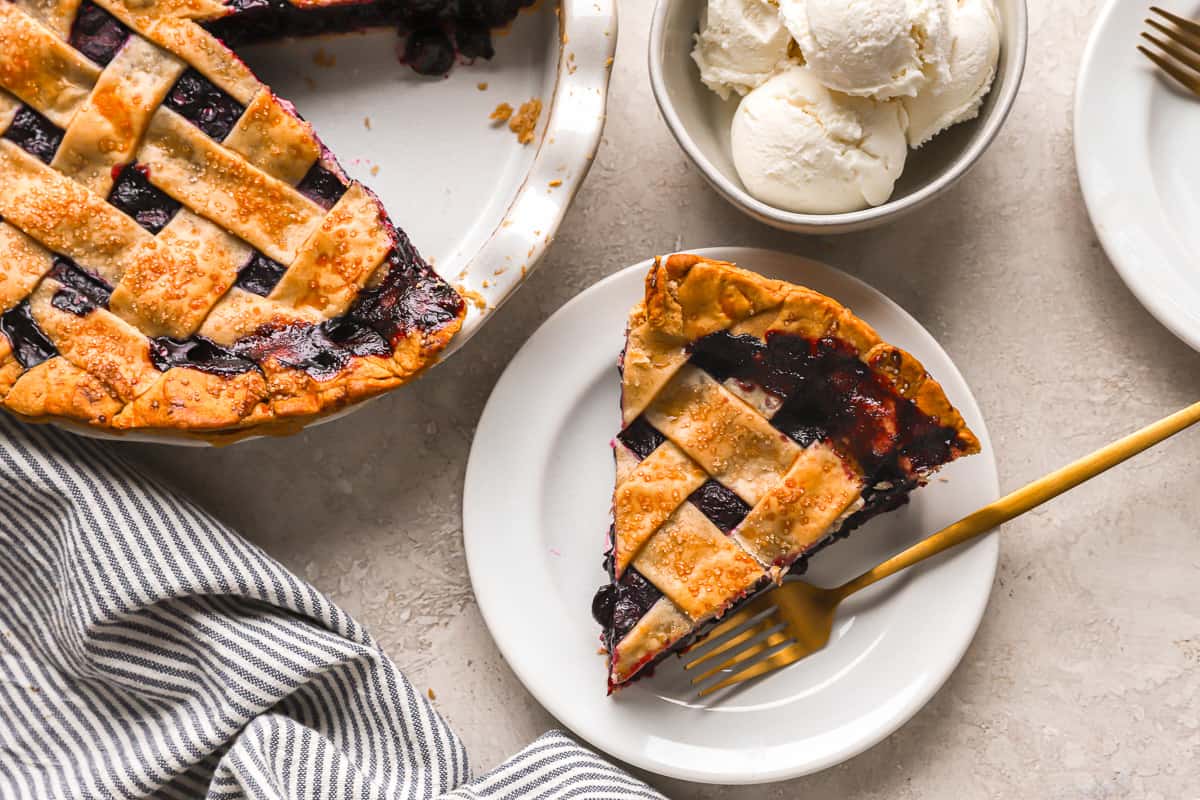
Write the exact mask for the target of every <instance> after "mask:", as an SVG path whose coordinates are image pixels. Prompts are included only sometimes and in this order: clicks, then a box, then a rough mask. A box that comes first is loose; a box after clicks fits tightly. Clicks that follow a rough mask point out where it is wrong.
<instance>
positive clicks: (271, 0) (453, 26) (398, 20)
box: [205, 0, 534, 75]
mask: <svg viewBox="0 0 1200 800" xmlns="http://www.w3.org/2000/svg"><path fill="white" fill-rule="evenodd" d="M533 2H534V0H383V1H382V2H347V3H343V4H340V5H337V6H332V7H325V8H300V7H297V6H294V5H292V4H291V3H289V2H287V0H228V2H227V6H228V7H229V8H230V9H231V11H232V13H231V14H230V15H229V16H227V17H225V18H223V19H219V20H216V21H214V22H209V23H207V24H206V26H205V27H207V28H208V30H209V31H211V32H212V33H213V34H215V35H216V36H217V37H218V38H220V39H223V40H224V41H225V42H226V43H227V44H229V45H230V46H234V47H236V46H238V45H240V44H246V43H250V42H259V41H266V40H272V39H278V38H280V37H284V36H313V35H316V34H327V33H340V32H345V31H356V30H365V29H368V28H382V27H393V28H396V29H397V30H398V31H399V32H400V33H401V34H404V35H406V36H407V39H406V41H405V43H404V48H403V53H402V58H403V60H404V61H405V63H407V64H409V65H410V66H411V67H412V68H413V69H414V70H415V71H417V72H419V73H421V74H423V75H444V74H445V73H446V72H448V71H449V70H450V68H451V67H453V66H454V58H455V54H456V52H457V54H458V55H460V56H461V57H463V58H465V59H475V58H491V57H492V55H493V53H494V52H495V50H494V48H493V46H492V37H491V30H492V29H494V28H499V27H503V26H505V25H507V24H508V23H509V22H511V21H512V20H513V19H514V18H515V17H516V16H517V13H518V12H519V11H520V10H521V9H522V8H525V7H527V6H530V5H533Z"/></svg>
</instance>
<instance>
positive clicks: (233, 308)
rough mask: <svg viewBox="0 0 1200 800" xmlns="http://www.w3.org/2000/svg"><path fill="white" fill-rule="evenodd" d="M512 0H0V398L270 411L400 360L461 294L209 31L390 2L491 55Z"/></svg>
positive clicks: (421, 60) (226, 33)
mask: <svg viewBox="0 0 1200 800" xmlns="http://www.w3.org/2000/svg"><path fill="white" fill-rule="evenodd" d="M528 4H529V3H528V2H527V0H380V2H328V1H326V2H322V0H306V2H296V3H295V4H292V3H289V2H286V1H285V0H231V2H228V3H226V2H221V1H220V0H2V1H0V218H2V219H0V402H2V404H3V406H4V407H5V408H6V409H7V410H9V411H11V412H13V413H16V414H18V415H20V416H22V417H24V418H27V419H31V420H71V421H76V422H83V423H86V424H89V425H92V426H96V427H99V428H104V429H108V430H114V431H123V430H130V429H148V430H169V431H184V432H189V433H196V434H200V435H204V436H207V437H209V438H221V437H227V436H236V435H244V434H245V433H247V432H288V431H292V430H295V429H296V428H298V427H299V426H301V425H303V424H304V423H306V422H308V421H310V420H312V419H314V418H316V417H318V416H321V415H324V414H328V413H331V412H333V411H336V410H337V409H339V408H342V407H344V406H345V405H347V404H348V403H353V402H356V401H359V400H362V399H364V398H367V397H371V396H373V395H377V394H379V393H380V392H383V391H386V390H387V389H390V388H392V387H394V386H397V385H399V384H402V383H404V382H406V381H408V380H409V379H411V378H412V377H414V376H415V375H417V374H418V373H419V372H420V371H421V370H422V369H424V368H425V367H426V366H428V365H429V364H430V363H432V362H433V360H434V359H435V358H436V356H437V354H438V353H439V351H441V350H442V349H443V348H444V346H445V345H446V343H447V341H448V340H449V339H450V338H451V337H452V336H453V335H454V333H455V332H456V331H457V330H458V328H459V326H460V325H461V322H462V318H463V314H464V304H463V301H462V299H461V298H460V297H459V296H458V294H457V293H456V292H455V291H454V290H453V289H452V288H451V287H450V286H449V285H448V284H447V283H446V282H445V281H443V280H442V279H441V278H439V277H438V276H437V275H436V274H435V273H434V272H433V270H432V269H430V267H429V266H428V265H427V264H426V263H425V261H423V260H422V259H421V257H420V255H419V254H418V253H417V251H416V250H415V249H414V248H413V246H412V245H411V244H410V243H409V240H408V239H407V237H406V236H405V235H404V234H403V233H402V232H401V231H399V230H398V229H397V228H396V227H395V226H394V225H393V224H392V222H391V221H390V220H389V219H388V216H387V214H386V213H385V211H384V210H383V208H382V206H381V205H380V204H379V201H378V200H377V199H376V198H375V196H374V195H373V194H372V193H371V192H370V191H369V190H368V189H366V188H365V187H364V186H362V185H361V184H360V183H358V182H357V181H353V180H351V179H349V178H348V177H347V176H346V174H345V173H344V172H343V170H342V169H341V167H340V166H339V165H338V162H337V160H336V159H335V158H334V156H333V154H332V153H331V152H330V151H329V150H328V149H327V148H326V147H325V146H324V145H323V144H322V143H321V141H320V140H319V139H318V138H317V137H316V135H315V134H314V133H313V130H312V128H311V126H309V124H308V123H306V122H305V121H304V120H303V119H302V118H300V117H299V116H298V115H297V114H296V112H295V110H294V108H293V107H292V106H291V104H289V103H287V102H286V101H284V100H281V99H279V98H278V97H276V96H275V95H274V94H273V93H272V92H271V90H270V89H269V88H268V87H267V86H265V85H263V84H262V83H261V82H259V80H258V79H257V78H256V77H255V76H254V75H253V73H251V71H250V69H249V68H248V67H247V66H246V65H245V64H244V63H243V62H242V61H241V60H240V59H238V57H237V56H236V55H234V53H233V52H232V51H231V50H230V49H229V48H228V47H227V46H226V43H225V42H224V41H223V39H222V37H225V38H229V39H232V40H236V41H250V40H260V39H264V38H272V37H277V36H285V35H291V34H310V33H320V32H327V31H341V30H347V29H351V28H360V27H369V26H374V25H383V24H388V25H398V26H400V27H401V28H402V30H403V32H405V33H406V36H407V38H406V42H407V44H406V49H405V52H406V53H407V56H408V59H409V61H410V62H411V63H412V64H413V66H414V67H416V68H419V69H421V70H423V71H433V72H437V71H444V70H445V69H448V68H449V66H450V64H451V63H452V62H453V59H454V54H455V51H456V50H457V52H458V53H459V54H460V55H463V56H466V57H473V56H489V55H491V47H490V38H489V36H490V30H491V28H493V27H495V26H498V25H503V24H506V23H507V22H508V21H510V20H511V19H512V17H513V16H515V15H516V13H517V11H518V10H519V8H520V7H521V6H524V5H528Z"/></svg>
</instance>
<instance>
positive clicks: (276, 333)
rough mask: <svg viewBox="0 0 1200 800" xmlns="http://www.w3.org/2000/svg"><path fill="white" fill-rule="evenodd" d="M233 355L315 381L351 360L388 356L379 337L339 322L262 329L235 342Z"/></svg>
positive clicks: (352, 323) (326, 377)
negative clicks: (277, 365) (276, 365)
mask: <svg viewBox="0 0 1200 800" xmlns="http://www.w3.org/2000/svg"><path fill="white" fill-rule="evenodd" d="M234 352H235V353H237V354H238V355H239V356H242V357H245V358H249V359H251V360H253V361H254V362H256V363H262V362H263V361H266V360H267V359H274V360H276V361H278V362H279V363H280V364H282V365H283V366H285V367H291V368H293V369H302V370H304V371H305V372H307V373H308V374H309V375H311V376H312V377H314V378H316V379H317V380H329V379H330V378H333V377H334V376H336V375H337V374H338V373H339V372H340V371H341V370H342V368H343V367H345V366H346V364H347V363H349V361H350V358H351V357H352V356H383V357H387V356H390V355H391V353H392V350H391V347H390V346H389V345H388V343H387V341H385V340H384V338H383V337H382V336H380V335H379V334H378V333H376V332H375V331H374V330H372V329H371V328H368V327H366V326H364V325H361V324H359V323H358V322H356V321H354V320H351V319H346V318H341V319H334V320H329V321H328V322H323V323H321V324H320V325H307V324H297V325H288V326H284V327H280V328H271V327H264V328H262V329H260V330H259V331H258V332H257V333H254V334H252V335H250V336H247V337H245V338H243V339H239V340H238V341H237V343H236V344H235V345H234Z"/></svg>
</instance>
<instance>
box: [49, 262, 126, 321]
mask: <svg viewBox="0 0 1200 800" xmlns="http://www.w3.org/2000/svg"><path fill="white" fill-rule="evenodd" d="M48 275H49V277H51V278H53V279H54V280H56V281H58V282H59V283H61V284H62V286H61V287H59V289H58V291H56V292H55V293H54V297H52V298H50V305H52V306H54V307H55V308H57V309H58V310H59V311H67V312H69V313H71V314H74V315H75V316H77V317H84V316H87V315H88V314H90V313H91V312H92V311H93V310H95V309H96V308H107V307H108V298H109V297H110V296H111V295H112V287H111V286H109V285H108V283H107V282H105V280H104V279H103V278H101V277H100V276H98V275H93V274H92V273H90V272H88V271H87V270H85V269H83V268H82V267H80V266H79V265H78V264H76V263H75V262H74V261H72V260H71V259H69V258H67V257H66V256H55V257H54V266H52V267H51V268H50V272H49V273H48Z"/></svg>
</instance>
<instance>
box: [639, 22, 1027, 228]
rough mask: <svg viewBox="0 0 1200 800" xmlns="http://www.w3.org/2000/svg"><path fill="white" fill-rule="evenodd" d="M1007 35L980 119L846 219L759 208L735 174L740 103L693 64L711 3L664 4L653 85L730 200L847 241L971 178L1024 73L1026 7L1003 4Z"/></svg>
mask: <svg viewBox="0 0 1200 800" xmlns="http://www.w3.org/2000/svg"><path fill="white" fill-rule="evenodd" d="M996 5H997V8H998V9H999V11H1000V17H1001V20H1002V21H1003V23H1004V29H1003V32H1002V33H1001V38H1000V64H999V66H998V67H997V70H996V80H995V83H994V84H993V85H992V90H991V92H989V93H988V96H987V97H986V98H985V100H984V103H983V108H982V109H981V110H980V113H979V116H978V117H977V118H976V119H974V120H971V121H970V122H965V123H962V124H960V125H955V126H954V127H953V128H950V129H949V130H948V131H945V132H944V133H942V134H940V135H938V136H936V137H935V138H934V139H933V141H931V142H930V143H928V144H926V145H925V146H924V147H922V148H921V149H919V150H915V151H910V152H909V155H908V163H907V164H906V165H905V167H904V174H903V175H902V176H901V177H900V180H899V181H898V182H897V183H896V191H895V193H894V194H893V195H892V197H891V199H890V200H888V201H887V202H886V203H884V204H883V205H879V206H875V207H874V208H867V209H863V210H862V211H852V212H849V213H845V214H800V213H797V212H794V211H784V210H783V209H780V208H776V207H774V206H771V205H768V204H767V203H764V202H762V201H761V200H756V199H755V198H754V197H752V196H751V195H750V193H749V192H748V191H746V187H745V186H744V185H743V184H742V181H741V179H740V178H739V177H738V174H737V170H736V169H734V166H733V157H732V156H731V154H730V149H729V126H730V123H731V121H732V120H733V112H734V111H735V110H736V109H737V104H738V100H739V98H738V97H737V96H736V95H734V96H733V97H732V98H730V99H729V100H727V101H724V100H721V98H719V97H717V95H715V94H714V93H713V92H711V91H709V90H708V88H707V87H705V86H704V84H702V83H701V82H700V73H699V70H698V69H697V68H696V64H695V62H693V61H692V57H691V52H692V37H693V35H694V34H695V33H696V32H697V31H698V30H699V26H700V13H701V10H702V9H703V8H704V6H705V0H658V5H657V7H656V8H655V9H654V19H653V21H652V22H651V24H650V85H651V86H652V87H653V89H654V98H655V99H656V100H657V101H658V107H659V109H660V110H661V111H662V115H663V117H664V118H665V119H666V121H667V127H668V128H670V129H671V133H672V134H673V135H674V136H675V140H676V141H677V142H679V146H680V147H682V148H683V151H684V152H685V153H687V155H688V157H689V158H690V159H691V160H692V161H693V162H694V163H695V164H696V166H697V167H699V168H700V173H701V174H702V175H704V177H705V179H706V180H708V182H709V183H710V184H711V185H712V187H713V188H714V189H716V190H717V191H718V192H719V193H720V194H721V195H723V196H724V197H725V199H726V200H728V201H729V202H731V203H733V205H735V206H737V207H738V208H739V209H741V210H742V211H744V212H745V213H747V214H749V215H750V216H752V217H754V218H755V219H758V220H761V221H762V222H765V223H767V224H768V225H773V226H775V227H776V228H781V229H783V230H787V231H794V232H796V233H845V232H847V231H854V230H862V229H863V228H870V227H873V226H875V225H879V224H881V223H883V222H886V221H890V220H893V219H896V218H897V217H900V216H902V215H904V214H906V213H907V212H909V211H912V210H913V209H915V208H917V207H918V206H921V205H923V204H924V203H926V202H928V201H929V200H931V199H933V198H934V197H935V196H937V195H938V194H940V193H941V192H944V191H945V190H946V189H949V188H950V187H951V186H953V185H954V183H955V182H957V181H958V179H959V178H961V177H962V176H963V175H965V174H966V173H967V170H969V169H970V168H971V167H972V166H973V165H974V164H975V162H976V161H978V160H979V157H980V156H981V155H983V151H984V150H986V149H987V147H988V145H990V144H991V143H992V140H993V139H995V138H996V134H997V133H998V132H999V131H1000V127H1001V126H1002V125H1003V124H1004V120H1005V118H1006V117H1007V116H1008V112H1009V110H1010V109H1011V108H1012V104H1013V100H1014V99H1015V98H1016V96H1017V89H1018V87H1019V86H1020V84H1021V73H1022V72H1023V70H1024V68H1025V48H1026V42H1027V38H1028V20H1027V15H1026V9H1025V0H996Z"/></svg>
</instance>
